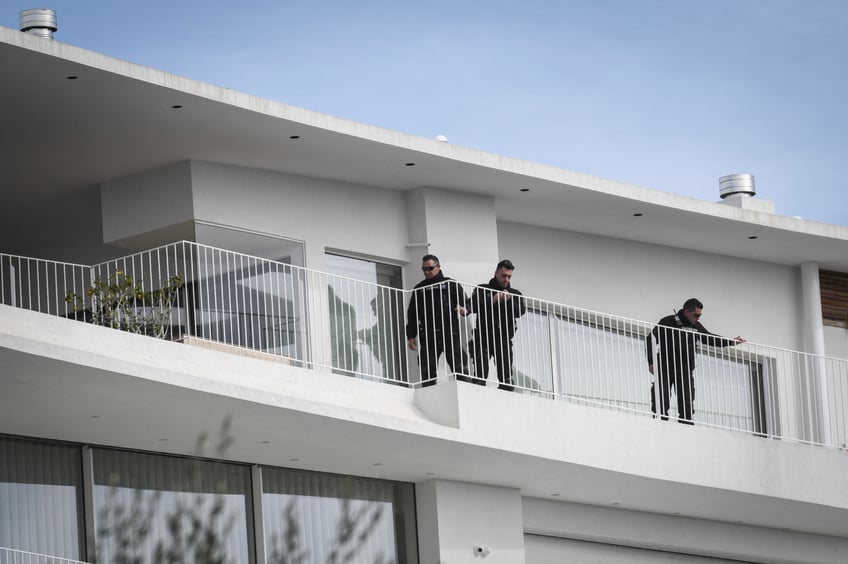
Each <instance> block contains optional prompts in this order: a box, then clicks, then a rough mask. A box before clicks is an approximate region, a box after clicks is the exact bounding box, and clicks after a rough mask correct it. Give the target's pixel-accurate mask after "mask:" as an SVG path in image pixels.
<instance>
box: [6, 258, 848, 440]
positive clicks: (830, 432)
mask: <svg viewBox="0 0 848 564" xmlns="http://www.w3.org/2000/svg"><path fill="white" fill-rule="evenodd" d="M122 292H123V294H127V293H128V294H129V297H127V296H126V295H124V296H123V298H120V299H119V298H117V297H116V296H118V295H120V294H121V293H122ZM73 295H76V296H77V298H76V300H74V299H72V298H71V299H69V298H68V296H73ZM502 298H503V296H497V295H496V294H495V293H493V292H492V290H489V289H487V288H483V287H474V286H469V285H466V284H461V283H458V282H457V283H453V284H441V285H432V286H428V287H425V288H422V289H419V290H415V291H405V290H400V289H395V288H389V287H386V286H380V285H378V284H372V283H366V282H362V281H359V280H354V279H351V278H345V277H342V276H336V275H332V274H328V273H325V272H319V271H315V270H310V269H306V268H301V267H297V266H293V265H289V264H284V263H279V262H274V261H270V260H266V259H260V258H256V257H251V256H248V255H244V254H241V253H235V252H231V251H225V250H222V249H217V248H213V247H208V246H205V245H199V244H195V243H188V242H181V243H175V244H171V245H166V246H163V247H159V248H157V249H153V250H151V251H145V252H142V253H138V254H134V255H131V256H128V257H124V258H121V259H116V260H112V261H108V262H105V263H102V264H98V265H94V266H82V265H74V264H66V263H59V262H53V261H44V260H38V259H29V258H24V257H16V256H11V255H0V302H2V303H4V304H7V305H12V306H15V307H20V308H25V309H30V310H34V311H39V312H43V313H48V314H51V315H60V316H65V317H69V318H74V319H79V320H86V321H95V322H97V323H100V324H104V325H110V326H113V327H117V328H121V329H125V330H130V331H134V332H137V333H144V334H148V335H154V336H159V337H164V338H169V339H175V340H176V339H180V338H185V337H190V338H194V339H202V340H208V341H213V342H217V343H223V344H227V345H230V346H234V347H240V348H245V349H251V350H257V351H263V352H266V353H270V354H274V355H279V356H281V357H284V358H286V359H287V361H288V362H291V363H292V364H295V365H298V366H304V367H310V368H314V369H322V370H328V371H333V372H336V373H341V374H347V375H351V376H356V377H361V378H369V379H374V380H380V381H385V382H389V383H394V384H400V385H404V386H421V385H427V384H428V383H430V382H433V383H435V380H431V379H429V378H430V377H432V376H435V375H437V374H441V375H445V374H448V373H454V374H456V377H457V378H458V379H464V380H467V381H469V382H472V383H478V384H481V383H482V384H486V381H483V380H482V378H481V377H482V376H483V373H484V372H486V371H488V373H489V381H491V384H490V385H495V384H499V385H501V386H502V387H504V388H507V389H514V390H516V391H519V392H522V393H526V394H533V395H537V396H541V397H548V398H553V399H565V400H567V401H572V402H578V403H581V404H585V405H591V406H596V407H600V408H605V409H616V410H623V411H628V412H631V413H637V414H644V415H648V416H652V415H653V413H652V407H651V406H652V399H653V400H654V401H655V403H656V400H657V399H658V396H659V398H662V397H663V396H664V394H663V393H662V392H663V391H668V393H669V399H668V403H667V406H668V416H669V417H670V418H672V419H676V418H685V416H686V415H687V413H685V411H687V409H686V405H687V402H686V401H684V402H683V404H682V405H683V408H684V413H680V412H679V410H678V408H677V406H678V402H677V396H678V394H680V393H681V390H680V389H678V388H682V390H683V393H686V392H688V391H690V390H689V388H688V387H687V386H686V385H685V384H686V382H687V380H686V379H685V378H684V379H676V378H674V377H673V376H670V377H669V378H666V379H663V378H662V377H661V375H660V374H659V372H660V371H659V370H656V371H655V372H658V374H657V376H652V375H651V374H650V373H649V372H648V364H649V362H648V356H647V352H646V339H647V338H648V336H649V335H650V334H651V331H652V329H653V324H650V323H646V322H643V321H638V320H633V319H627V318H624V317H620V316H614V315H608V314H604V313H600V312H594V311H588V310H585V309H580V308H575V307H570V306H566V305H562V304H557V303H554V302H550V301H546V300H540V299H535V298H529V297H519V296H510V298H509V300H503V299H502ZM493 300H496V301H493ZM119 302H120V303H119ZM75 306H76V307H75ZM104 310H105V312H104ZM663 331H665V332H666V333H665V334H664V335H665V337H666V339H665V341H673V340H674V339H676V338H681V339H685V338H686V337H687V333H686V332H681V331H680V330H679V329H672V328H663ZM688 335H690V336H691V333H690V334H688ZM409 337H414V338H415V339H416V341H415V346H416V349H417V351H416V353H411V352H409V351H408V345H409V343H408V339H409ZM710 344H712V345H722V344H727V343H722V342H713V343H709V342H707V343H700V344H699V345H698V346H697V349H696V350H697V352H696V354H695V357H694V370H693V372H692V374H693V382H694V390H693V396H694V397H693V400H692V401H693V409H694V412H693V415H692V419H693V420H694V423H697V424H700V425H710V426H715V427H720V428H725V429H732V430H738V431H745V432H748V433H752V434H757V435H761V436H767V437H779V438H784V439H791V440H796V441H804V442H811V443H816V444H824V445H829V446H835V447H843V448H844V447H845V446H846V443H848V360H841V359H835V358H828V357H821V356H815V355H810V354H806V353H802V352H798V351H792V350H787V349H781V348H777V347H770V346H766V345H759V344H755V343H745V344H743V345H739V346H727V347H721V346H710ZM660 348H661V347H660V346H656V347H654V348H653V350H654V354H655V355H658V354H660V353H661V352H662V351H661V350H660ZM428 351H429V354H428ZM436 353H438V354H436ZM666 356H667V357H668V358H670V359H671V360H667V361H665V362H666V364H677V365H681V372H684V373H686V375H687V377H688V373H689V372H690V369H691V368H692V365H691V364H690V359H689V358H688V356H686V355H681V356H680V357H679V358H677V357H676V356H675V355H674V354H673V351H666ZM432 358H435V361H432V360H430V361H428V359H432ZM662 362H663V361H661V360H659V359H653V363H654V364H656V365H659V364H660V363H662ZM510 365H511V366H510ZM501 366H503V367H505V368H501ZM487 369H488V370H487ZM499 380H501V381H499ZM652 383H654V385H653V387H652ZM665 386H668V387H667V388H665V390H664V389H663V388H664V387H665ZM652 391H653V393H652ZM684 399H685V398H684ZM659 403H660V405H662V404H663V403H665V402H664V401H662V399H660V402H659ZM660 411H663V410H662V409H660Z"/></svg>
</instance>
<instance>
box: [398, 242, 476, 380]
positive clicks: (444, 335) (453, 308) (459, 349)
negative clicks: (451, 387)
mask: <svg viewBox="0 0 848 564" xmlns="http://www.w3.org/2000/svg"><path fill="white" fill-rule="evenodd" d="M421 270H422V272H424V280H422V281H421V282H419V283H418V284H416V285H415V289H414V290H413V292H412V297H411V299H410V300H409V308H408V309H407V312H406V338H407V341H408V344H409V348H410V349H411V350H413V351H415V350H417V351H418V364H419V366H420V367H421V382H422V386H432V385H433V384H435V383H436V367H437V366H438V363H439V357H441V355H442V353H444V355H445V358H446V359H447V362H448V366H450V369H451V371H452V372H454V373H455V374H460V375H463V374H468V369H467V366H466V365H467V361H468V356H467V355H466V354H465V349H464V348H463V346H462V339H461V337H460V325H461V320H460V316H462V317H465V316H466V315H468V309H467V308H468V297H467V296H466V295H465V291H464V290H463V289H462V286H461V285H460V284H459V282H457V281H456V280H453V279H452V278H448V277H446V276H445V275H444V274H443V273H442V267H441V265H440V264H439V258H438V257H437V256H435V255H425V256H424V258H422V259H421Z"/></svg>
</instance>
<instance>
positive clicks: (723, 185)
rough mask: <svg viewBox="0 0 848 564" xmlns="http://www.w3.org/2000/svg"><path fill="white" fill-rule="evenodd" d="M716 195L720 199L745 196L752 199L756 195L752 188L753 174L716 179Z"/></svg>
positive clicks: (754, 189) (732, 175)
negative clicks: (717, 194)
mask: <svg viewBox="0 0 848 564" xmlns="http://www.w3.org/2000/svg"><path fill="white" fill-rule="evenodd" d="M718 193H719V196H721V199H722V200H723V199H725V198H727V197H728V196H736V195H739V196H747V197H749V198H752V197H753V196H754V195H756V193H757V189H756V188H754V175H753V174H728V175H727V176H722V177H721V178H719V179H718Z"/></svg>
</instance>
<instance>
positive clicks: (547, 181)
mask: <svg viewBox="0 0 848 564" xmlns="http://www.w3.org/2000/svg"><path fill="white" fill-rule="evenodd" d="M0 72H1V73H2V74H0V75H2V76H3V77H5V78H4V79H3V81H2V85H0V112H2V120H0V123H2V125H0V146H2V151H0V178H2V182H0V195H2V202H3V204H2V206H0V253H2V255H0V276H2V280H0V289H1V290H2V293H0V295H2V299H0V562H5V561H6V560H3V558H4V557H8V558H11V555H12V554H13V553H14V551H15V550H18V551H27V552H33V553H42V554H51V555H55V556H60V557H64V558H69V559H75V560H82V561H89V562H94V561H97V562H110V561H120V558H121V557H129V556H132V555H141V556H143V558H146V560H144V561H145V562H154V561H166V559H165V552H167V551H168V550H172V551H177V552H178V553H179V554H180V555H181V558H182V559H183V560H184V561H198V562H206V561H210V562H211V561H217V560H214V558H213V557H212V556H214V555H223V556H224V557H225V559H224V561H227V562H298V563H306V562H310V563H311V562H316V563H319V562H320V563H324V562H336V561H339V562H341V561H350V562H362V563H368V564H371V563H375V564H376V563H389V562H397V563H421V564H436V563H441V564H462V563H477V562H481V563H485V564H524V563H526V564H541V563H549V562H596V561H604V562H785V563H796V562H845V561H846V559H848V557H846V554H848V487H846V486H845V479H844V477H845V476H846V475H848V456H846V453H847V452H848V451H846V437H848V429H846V419H848V402H846V398H848V361H846V360H844V359H848V336H846V327H845V318H846V311H848V284H846V282H845V281H846V280H848V274H847V273H848V227H844V226H836V225H827V224H822V223H816V222H811V221H805V220H801V219H797V218H792V217H785V216H779V215H776V214H774V213H773V210H772V208H771V206H770V205H769V203H768V202H767V201H760V200H758V199H748V198H746V197H744V196H743V197H739V196H736V197H731V198H729V199H728V200H725V201H723V202H721V203H715V202H705V201H700V200H695V199H692V198H688V197H682V196H677V195H674V194H668V193H662V192H657V191H654V190H649V189H645V188H640V187H636V186H631V185H625V184H622V183H618V182H614V181H610V180H604V179H601V178H595V177H591V176H587V175H583V174H579V173H575V172H570V171H566V170H561V169H557V168H554V167H549V166H544V165H539V164H536V163H531V162H526V161H520V160H517V159H512V158H509V157H505V156H501V155H494V154H489V153H484V152H480V151H476V150H471V149H466V148H463V147H458V146H455V145H451V144H449V143H445V142H441V141H438V140H431V139H423V138H418V137H413V136H409V135H406V134H403V133H398V132H394V131H387V130H384V129H380V128H378V127H374V126H370V125H367V124H361V123H355V122H351V121H346V120H344V119H340V118H336V117H332V116H328V115H322V114H318V113H315V112H311V111H308V110H304V109H299V108H294V107H291V106H287V105H284V104H279V103H276V102H273V101H269V100H263V99H259V98H256V97H253V96H250V95H248V94H243V93H240V92H234V91H231V90H228V89H226V88H221V87H217V86H213V85H209V84H202V83H199V82H195V81H192V80H189V79H186V78H182V77H178V76H174V75H170V74H167V73H164V72H161V71H157V70H155V69H151V68H146V67H143V66H140V65H135V64H132V63H129V62H126V61H121V60H117V59H113V58H110V57H108V56H105V55H101V54H98V53H93V52H90V51H86V50H84V49H80V48H77V47H73V46H71V45H66V44H63V43H61V42H58V41H53V40H51V39H44V38H40V37H36V36H33V35H30V34H26V33H21V32H19V31H17V30H12V29H7V28H0ZM728 172H735V171H728ZM180 241H187V243H179V242H180ZM156 248H159V249H164V250H163V251H161V252H160V253H158V254H157V253H149V252H147V251H149V250H150V249H156ZM217 249H220V251H218V250H217ZM133 253H142V254H141V255H137V256H136V258H134V259H131V260H130V261H129V262H121V263H118V262H114V261H116V260H117V259H120V258H121V257H126V256H129V255H132V254H133ZM207 253H208V254H207ZM425 253H434V254H436V255H438V256H439V257H440V259H441V264H442V266H443V267H444V270H445V273H446V274H447V275H449V276H451V277H453V278H455V279H457V280H460V281H462V282H464V283H472V284H473V283H479V282H483V281H485V280H488V279H489V277H490V276H491V274H492V270H493V267H494V265H495V264H496V263H497V262H498V260H500V259H502V258H509V259H511V260H512V261H513V262H514V263H515V264H516V266H517V268H516V270H515V276H514V278H513V281H514V284H515V286H517V287H518V288H520V289H521V290H522V292H524V294H525V295H527V296H530V297H532V298H533V300H528V304H529V307H530V312H529V313H528V314H527V315H526V316H525V317H524V318H522V324H523V325H521V326H520V328H519V331H518V334H517V336H516V369H517V370H518V372H519V373H521V374H522V377H521V379H519V380H518V384H519V389H518V390H517V391H516V392H513V393H510V392H503V391H500V390H498V389H496V388H495V387H493V385H491V384H492V383H490V385H489V386H487V387H481V386H474V385H471V384H468V383H465V382H457V381H456V380H455V379H454V377H453V376H451V375H449V374H447V373H446V371H445V370H444V367H442V368H443V370H442V371H441V372H440V377H439V383H438V385H436V386H433V387H427V388H424V387H420V386H419V385H417V383H416V382H417V375H416V370H417V366H416V358H415V356H414V354H413V353H411V352H409V351H407V350H405V348H404V346H403V345H404V343H405V336H404V335H403V334H402V324H403V313H404V310H403V307H405V305H406V303H408V299H409V296H408V293H406V292H404V291H402V289H404V288H405V289H409V288H412V286H413V285H414V284H415V283H416V282H418V281H419V280H420V279H421V272H420V271H419V270H418V268H419V266H420V259H421V256H422V255H424V254H425ZM139 257H141V258H139ZM209 257H212V258H209ZM252 257H256V258H252ZM171 258H174V259H175V260H174V262H169V261H170V260H171ZM29 259H32V260H29ZM260 259H263V260H260ZM57 261H61V264H60V263H59V262H57ZM154 263H156V264H165V263H167V264H169V265H180V266H179V267H180V268H184V269H185V270H180V271H179V272H180V275H181V276H183V278H184V279H185V282H186V283H187V288H188V287H191V290H192V292H195V294H193V296H194V298H192V299H193V300H194V301H192V299H186V298H180V299H179V300H178V302H177V304H176V305H175V306H174V308H172V309H171V311H172V315H173V316H175V317H174V318H173V319H171V325H172V326H177V327H178V329H179V331H178V333H179V334H178V335H176V334H173V333H169V336H170V337H174V338H173V339H154V338H151V337H149V336H144V335H136V334H131V333H128V332H125V331H118V330H115V329H111V328H108V327H101V326H97V325H95V324H91V323H83V322H81V321H79V320H75V319H73V317H74V316H73V315H69V313H68V309H67V305H68V304H67V303H66V302H65V300H64V298H65V295H66V292H67V291H68V290H69V289H73V290H76V291H77V292H78V293H82V292H83V291H84V290H85V288H86V287H87V284H88V283H90V282H91V280H92V278H87V279H86V280H87V282H86V283H83V284H81V285H69V282H68V273H80V272H81V273H89V274H85V275H86V276H88V275H91V276H95V274H91V273H93V272H96V273H101V272H107V273H114V271H115V269H116V268H117V269H121V268H125V267H120V266H117V267H116V266H115V265H120V264H124V265H126V264H129V265H133V266H132V268H135V265H142V266H139V268H142V267H143V268H145V269H146V268H151V269H152V270H153V271H155V272H157V273H159V274H156V275H153V277H152V278H151V280H155V281H161V280H162V279H163V278H165V276H163V275H161V272H165V271H158V270H155V268H156V267H155V266H153V265H154ZM106 264H108V265H110V266H108V267H107V266H103V265H106ZM74 265H76V266H74ZM96 265H101V267H102V268H104V269H106V270H91V269H89V268H88V267H94V266H96ZM208 265H214V267H213V268H212V270H209V268H208ZM222 265H225V266H222ZM109 268H111V270H109ZM175 268H176V266H175ZM194 268H197V269H198V270H197V271H196V272H195V270H194ZM202 268H207V270H205V271H203V273H202V274H201V273H200V269H202ZM215 269H217V270H215ZM133 272H134V271H133ZM145 272H146V271H145ZM174 272H175V271H170V270H169V271H167V272H165V274H167V275H168V276H170V275H171V274H173V273H174ZM189 273H192V276H193V278H191V279H189V278H188V276H189ZM110 275H111V274H110ZM103 276H104V277H105V276H106V275H103ZM338 276H341V277H344V278H338ZM140 277H141V274H139V275H138V276H137V278H140ZM342 280H344V282H341V281H342ZM272 281H277V282H280V281H284V282H285V283H288V284H290V285H291V293H289V294H286V296H288V297H284V298H283V299H282V301H280V302H279V303H280V304H282V305H281V306H279V307H289V306H290V307H292V308H293V309H292V313H288V312H286V313H283V312H282V311H280V310H274V309H273V308H272V309H271V310H268V309H267V308H266V305H264V304H268V303H271V302H269V301H262V302H261V303H260V300H267V299H268V298H269V296H271V297H272V294H274V293H275V292H276V291H275V292H271V291H266V290H265V286H264V284H266V283H269V284H270V283H271V282H272ZM374 283H377V284H380V285H381V286H380V287H377V286H373V284H374ZM316 284H317V285H319V286H320V288H322V290H321V291H320V292H318V291H316V290H315V285H316ZM347 284H349V285H347ZM366 284H371V285H370V286H369V285H366ZM840 284H843V285H842V286H840ZM260 286H261V287H260ZM366 288H370V289H368V290H366ZM373 288H378V289H377V290H373ZM391 288H395V289H396V290H391ZM326 289H329V290H330V297H329V298H327V296H326V294H327V292H326V291H325V290H326ZM186 291H188V290H186ZM231 291H232V292H233V294H232V296H230V294H229V292H231ZM204 292H206V294H204ZM239 292H240V293H239ZM357 292H362V293H363V294H362V295H361V296H358V297H357V296H356V294H357ZM368 292H376V294H374V293H370V294H369V293H368ZM185 295H188V294H185ZM384 295H386V296H393V297H392V298H387V299H388V300H389V301H387V302H386V303H391V304H394V305H392V307H391V308H390V309H391V312H390V313H388V314H386V317H384V318H382V319H384V320H387V319H389V318H391V320H390V321H391V324H390V325H389V328H388V329H386V334H385V335H383V336H381V337H380V338H381V339H383V340H382V341H380V346H382V347H383V349H381V350H382V351H383V353H381V354H383V356H380V355H379V354H378V353H377V352H376V351H377V349H378V347H376V346H375V345H374V344H373V341H371V343H372V344H371V345H367V346H366V344H367V343H368V341H367V339H366V337H364V336H363V335H364V333H362V331H364V330H367V329H369V327H370V325H369V324H370V323H374V326H373V327H375V328H376V327H377V323H379V321H380V320H379V319H377V318H375V319H376V320H372V319H371V318H370V316H371V315H372V313H369V309H368V304H369V301H370V303H371V308H372V309H373V310H374V311H373V314H374V315H375V316H376V315H377V314H378V312H377V309H376V308H377V305H375V304H376V303H377V302H375V300H377V299H378V298H380V296H384ZM204 296H205V297H204ZM216 296H217V297H216ZM257 296H258V297H257ZM292 296H297V297H292ZM334 296H336V297H338V296H341V298H340V300H339V301H338V302H334V301H332V300H334V299H335V298H334ZM692 296H697V297H699V298H700V299H701V300H703V302H704V304H705V308H704V309H705V318H704V322H705V324H706V325H707V326H708V327H709V328H710V329H711V330H713V331H715V332H717V333H721V334H723V335H737V334H739V335H743V336H745V337H746V338H747V339H748V340H749V341H750V342H749V343H747V344H745V345H742V346H740V347H736V348H733V349H732V350H733V351H735V352H733V353H732V354H730V356H722V353H720V352H717V351H710V350H704V351H702V353H701V355H700V357H699V358H700V360H699V368H698V371H696V387H697V389H698V394H697V395H696V421H695V423H696V424H695V426H684V425H676V424H671V423H668V422H663V421H660V420H657V419H654V418H652V417H651V414H650V410H649V409H648V402H649V389H650V388H649V386H650V382H651V375H650V374H649V373H648V371H647V363H646V358H645V356H644V338H645V335H646V334H647V333H648V331H649V330H650V328H651V326H652V323H653V322H655V321H656V320H657V319H659V318H660V317H662V316H664V315H667V314H669V313H671V312H672V310H673V309H676V308H679V307H680V306H681V305H682V303H683V301H684V300H685V299H686V298H689V297H692ZM822 296H824V299H823V298H822ZM254 298H256V302H255V303H254V301H253V300H254ZM401 299H403V300H404V302H403V304H402V305H398V304H400V300H401ZM180 300H182V301H180ZM204 300H205V301H204ZM393 300H397V301H393ZM275 303H277V302H275ZM336 303H339V304H340V305H333V304H336ZM380 303H382V302H380ZM563 304H564V305H563ZM54 306H55V307H54ZM274 307H278V306H274ZM328 308H329V309H328ZM339 308H347V309H339ZM392 308H393V309H392ZM840 308H842V309H840ZM177 310H179V311H177ZM343 311H344V312H348V313H344V314H343V313H340V312H343ZM57 314H58V315H57ZM354 314H355V315H356V316H357V317H356V318H354V319H358V320H359V323H356V321H355V320H354V321H351V317H350V316H351V315H354ZM183 315H184V316H185V318H183V317H181V316H183ZM69 317H70V318H69ZM349 323H350V324H354V325H355V326H354V325H352V326H351V330H352V331H356V335H358V336H352V335H350V334H348V335H347V336H343V335H344V333H343V332H338V331H340V330H339V327H340V325H346V324H349ZM191 327H194V328H202V329H203V330H204V331H207V332H206V333H202V334H193V333H191ZM248 334H250V336H248ZM186 335H187V336H189V337H191V336H193V337H195V339H190V338H185V339H182V340H183V341H184V342H178V339H176V337H179V336H186ZM256 335H259V337H256ZM197 338H199V339H197ZM209 341H213V342H212V343H210V342H209ZM198 345H204V346H198ZM348 347H349V348H348ZM590 347H591V348H590ZM385 355H395V356H393V357H391V359H390V360H387V359H389V356H385ZM389 365H391V367H392V370H394V371H395V372H392V375H391V376H390V374H389V372H390V371H389ZM699 371H700V372H699ZM351 376H366V377H351ZM368 376H372V377H368ZM492 378H494V376H492ZM387 383H393V384H401V385H387ZM697 402H701V403H697ZM219 434H220V436H219ZM204 436H208V437H210V438H209V439H208V440H207V441H206V442H203V441H199V440H198V437H204ZM198 500H199V501H198ZM213 509H214V510H213ZM186 515H194V516H200V517H201V519H200V525H199V526H200V527H201V530H199V531H196V532H199V533H209V535H208V536H203V537H201V540H191V539H189V538H188V537H187V536H186V534H187V532H186V530H185V529H183V530H182V531H178V530H176V524H177V523H182V524H183V526H184V527H189V525H188V524H187V523H189V521H188V520H185V521H180V518H179V517H180V516H186ZM175 516H176V517H175ZM157 547H158V548H159V550H161V551H163V552H160V553H157V552H156V550H157ZM201 548H205V549H207V552H206V554H207V557H208V558H206V559H204V558H205V557H204V556H203V550H201ZM334 550H335V551H336V555H333V551H334ZM179 551H182V552H179ZM15 554H16V553H15ZM342 554H347V555H348V556H349V557H350V559H349V560H342V557H341V555H342ZM210 555H212V556H210ZM333 558H336V560H333ZM602 558H605V560H602ZM33 561H34V560H33Z"/></svg>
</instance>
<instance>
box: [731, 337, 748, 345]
mask: <svg viewBox="0 0 848 564" xmlns="http://www.w3.org/2000/svg"><path fill="white" fill-rule="evenodd" d="M733 340H734V341H736V344H737V345H741V344H742V343H747V341H746V340H745V339H743V338H742V337H740V336H739V335H736V336H735V337H733Z"/></svg>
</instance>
